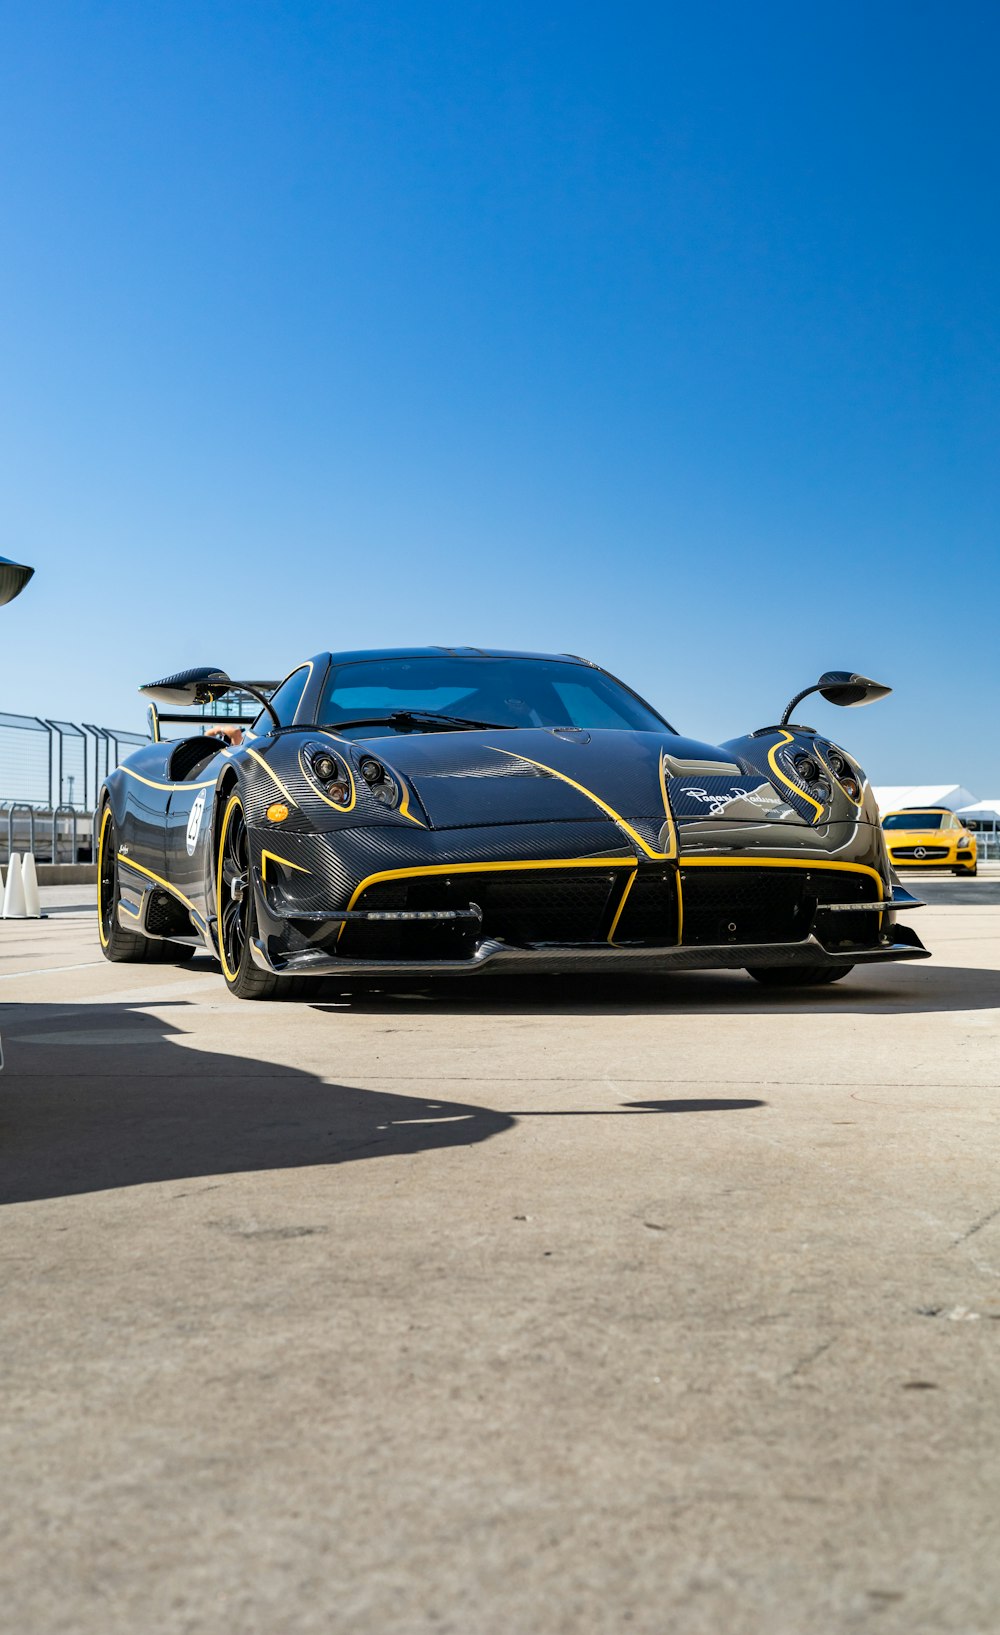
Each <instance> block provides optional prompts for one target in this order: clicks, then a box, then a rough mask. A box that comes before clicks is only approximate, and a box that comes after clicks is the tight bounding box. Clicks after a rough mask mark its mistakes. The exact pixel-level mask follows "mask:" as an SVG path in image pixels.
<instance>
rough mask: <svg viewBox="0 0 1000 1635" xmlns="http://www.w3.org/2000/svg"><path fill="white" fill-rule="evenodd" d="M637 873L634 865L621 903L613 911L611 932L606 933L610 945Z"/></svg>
mask: <svg viewBox="0 0 1000 1635" xmlns="http://www.w3.org/2000/svg"><path fill="white" fill-rule="evenodd" d="M638 872H639V866H638V864H636V866H635V868H634V869H633V870H632V873H631V874H630V875H629V877H628V879H627V880H626V882H625V890H624V891H623V892H622V895H621V901H620V903H619V904H618V907H617V908H616V909H615V917H614V919H613V920H612V922H611V930H610V931H609V932H608V941H609V942H610V943H611V944H612V945H613V944H614V940H615V932H616V931H617V930H618V921H619V920H620V919H621V917H622V909H623V908H624V907H625V904H626V903H627V902H628V894H629V892H630V891H631V890H632V887H633V886H634V885H635V877H636V875H637V874H638Z"/></svg>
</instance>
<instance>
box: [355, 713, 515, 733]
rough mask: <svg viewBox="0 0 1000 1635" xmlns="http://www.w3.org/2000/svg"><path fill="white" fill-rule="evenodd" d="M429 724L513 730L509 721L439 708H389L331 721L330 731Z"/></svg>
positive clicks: (410, 727) (445, 729)
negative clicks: (478, 718) (476, 717)
mask: <svg viewBox="0 0 1000 1635" xmlns="http://www.w3.org/2000/svg"><path fill="white" fill-rule="evenodd" d="M425 726H429V727H430V728H431V729H432V730H435V729H436V730H437V731H438V732H457V731H462V730H463V729H465V728H471V729H473V730H474V731H480V732H513V730H514V729H513V727H511V725H510V723H509V722H504V721H470V720H469V718H468V716H465V715H444V714H442V713H441V711H439V710H390V712H389V714H388V715H366V716H361V717H359V718H358V719H357V720H354V721H332V722H330V723H329V727H330V731H331V732H343V731H344V730H345V728H347V727H399V728H400V729H401V730H402V731H403V732H407V731H410V732H413V731H417V730H419V729H420V728H421V727H425Z"/></svg>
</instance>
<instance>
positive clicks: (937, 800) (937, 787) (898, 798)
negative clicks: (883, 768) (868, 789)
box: [872, 783, 976, 812]
mask: <svg viewBox="0 0 1000 1635" xmlns="http://www.w3.org/2000/svg"><path fill="white" fill-rule="evenodd" d="M872 794H873V795H874V796H875V799H876V801H877V802H878V809H879V811H880V812H900V811H903V810H905V808H906V807H908V806H947V807H948V808H949V809H950V810H951V811H952V812H957V811H959V810H960V809H961V808H962V807H964V806H973V805H975V800H976V797H975V795H973V794H972V792H971V791H970V790H968V789H964V788H963V787H962V785H961V784H960V783H883V784H879V785H878V786H876V785H874V784H873V785H872Z"/></svg>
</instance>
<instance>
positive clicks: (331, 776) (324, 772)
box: [312, 749, 339, 783]
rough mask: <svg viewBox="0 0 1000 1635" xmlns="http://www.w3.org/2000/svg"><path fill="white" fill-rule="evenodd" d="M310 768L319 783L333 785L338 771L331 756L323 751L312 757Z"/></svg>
mask: <svg viewBox="0 0 1000 1635" xmlns="http://www.w3.org/2000/svg"><path fill="white" fill-rule="evenodd" d="M312 767H313V771H314V772H315V774H316V776H317V778H318V779H319V781H320V783H333V782H334V780H335V778H336V776H337V773H338V771H339V767H338V766H337V763H336V761H335V760H334V758H333V756H332V755H330V754H328V752H327V751H326V750H325V749H323V750H320V752H319V754H318V755H314V756H313V763H312Z"/></svg>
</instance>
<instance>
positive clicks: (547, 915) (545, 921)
mask: <svg viewBox="0 0 1000 1635" xmlns="http://www.w3.org/2000/svg"><path fill="white" fill-rule="evenodd" d="M620 883H621V871H620V870H616V869H526V870H523V871H511V872H510V873H507V872H505V871H502V870H497V871H493V870H484V871H483V872H482V873H478V872H470V873H467V874H459V873H456V874H453V875H448V874H438V875H431V876H424V877H417V878H416V879H411V880H384V881H380V882H379V883H378V884H377V885H373V886H369V887H368V889H367V891H365V892H363V893H362V895H361V897H360V898H359V900H358V902H357V903H356V904H355V907H356V908H359V909H383V910H385V909H410V910H414V909H443V908H467V907H468V906H469V904H470V903H477V904H478V905H479V907H480V908H481V909H482V913H483V919H482V926H481V927H475V928H474V929H473V930H472V931H471V932H470V931H469V930H468V929H463V930H461V931H459V930H450V929H445V928H440V929H438V928H434V927H429V926H425V925H417V926H411V927H406V926H400V927H398V928H395V927H389V926H378V925H374V926H366V925H362V924H359V923H357V922H354V923H351V924H348V925H347V926H346V927H345V929H344V934H343V936H342V937H341V940H340V952H341V953H344V954H351V955H360V954H363V955H364V956H365V957H372V958H382V959H385V958H387V957H390V956H389V955H388V954H386V953H385V952H384V951H382V948H383V945H385V944H388V943H390V942H391V943H398V944H399V945H400V946H402V945H403V944H406V945H408V946H407V953H406V955H405V956H404V957H408V958H434V957H435V954H434V953H431V952H428V950H429V949H430V948H436V947H437V946H438V945H439V944H443V945H444V946H445V947H447V949H448V953H449V956H450V957H455V954H454V949H455V947H456V942H457V940H459V939H461V938H469V937H472V938H474V940H478V939H479V938H480V937H486V938H491V939H492V938H495V939H496V940H498V941H500V942H507V943H512V944H514V945H515V946H517V945H523V944H525V943H538V942H570V943H572V942H600V941H603V940H604V938H605V937H606V935H607V931H606V924H607V921H608V912H609V903H610V902H611V899H612V893H613V892H614V893H615V894H617V892H618V890H619V889H620ZM376 945H378V947H379V950H380V951H379V952H378V953H376V952H375V951H374V950H375V947H376Z"/></svg>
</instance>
